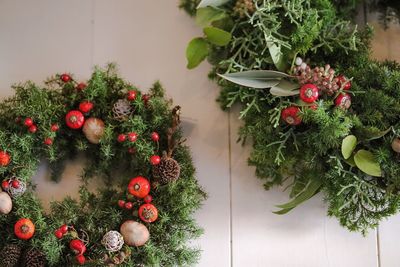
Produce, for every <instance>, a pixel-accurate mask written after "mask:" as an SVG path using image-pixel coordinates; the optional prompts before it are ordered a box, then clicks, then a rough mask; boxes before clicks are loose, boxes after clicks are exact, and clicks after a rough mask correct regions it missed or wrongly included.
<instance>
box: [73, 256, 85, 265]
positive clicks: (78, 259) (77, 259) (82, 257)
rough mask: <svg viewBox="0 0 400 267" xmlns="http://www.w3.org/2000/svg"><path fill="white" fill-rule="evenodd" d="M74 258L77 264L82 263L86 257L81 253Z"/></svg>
mask: <svg viewBox="0 0 400 267" xmlns="http://www.w3.org/2000/svg"><path fill="white" fill-rule="evenodd" d="M75 258H76V261H77V262H78V264H79V265H84V264H85V262H86V258H85V256H83V255H77V256H76V257H75Z"/></svg>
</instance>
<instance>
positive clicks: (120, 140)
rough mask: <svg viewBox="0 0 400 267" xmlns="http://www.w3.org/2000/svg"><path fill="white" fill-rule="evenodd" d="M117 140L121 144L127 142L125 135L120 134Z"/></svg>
mask: <svg viewBox="0 0 400 267" xmlns="http://www.w3.org/2000/svg"><path fill="white" fill-rule="evenodd" d="M117 140H118V142H120V143H122V142H125V140H126V135H125V134H120V135H118V138H117Z"/></svg>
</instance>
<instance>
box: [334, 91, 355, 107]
mask: <svg viewBox="0 0 400 267" xmlns="http://www.w3.org/2000/svg"><path fill="white" fill-rule="evenodd" d="M335 106H337V107H339V108H342V109H349V108H350V106H351V96H350V95H349V94H348V93H342V94H340V95H339V96H338V97H337V98H336V99H335Z"/></svg>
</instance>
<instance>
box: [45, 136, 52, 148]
mask: <svg viewBox="0 0 400 267" xmlns="http://www.w3.org/2000/svg"><path fill="white" fill-rule="evenodd" d="M44 144H45V145H47V146H51V145H52V144H53V139H51V138H50V137H47V138H46V139H44Z"/></svg>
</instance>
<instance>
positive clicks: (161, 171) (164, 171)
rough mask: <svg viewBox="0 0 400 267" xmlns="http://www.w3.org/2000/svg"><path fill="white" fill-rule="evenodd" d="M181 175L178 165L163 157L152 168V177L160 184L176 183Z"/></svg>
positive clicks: (171, 159)
mask: <svg viewBox="0 0 400 267" xmlns="http://www.w3.org/2000/svg"><path fill="white" fill-rule="evenodd" d="M180 173H181V167H180V166H179V163H178V162H177V161H176V160H174V159H173V158H171V157H168V156H166V155H164V156H163V157H162V158H161V162H160V164H158V165H155V166H154V167H153V176H154V178H156V179H157V180H158V181H160V183H162V184H167V183H169V182H173V181H176V180H177V179H178V178H179V175H180Z"/></svg>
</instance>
